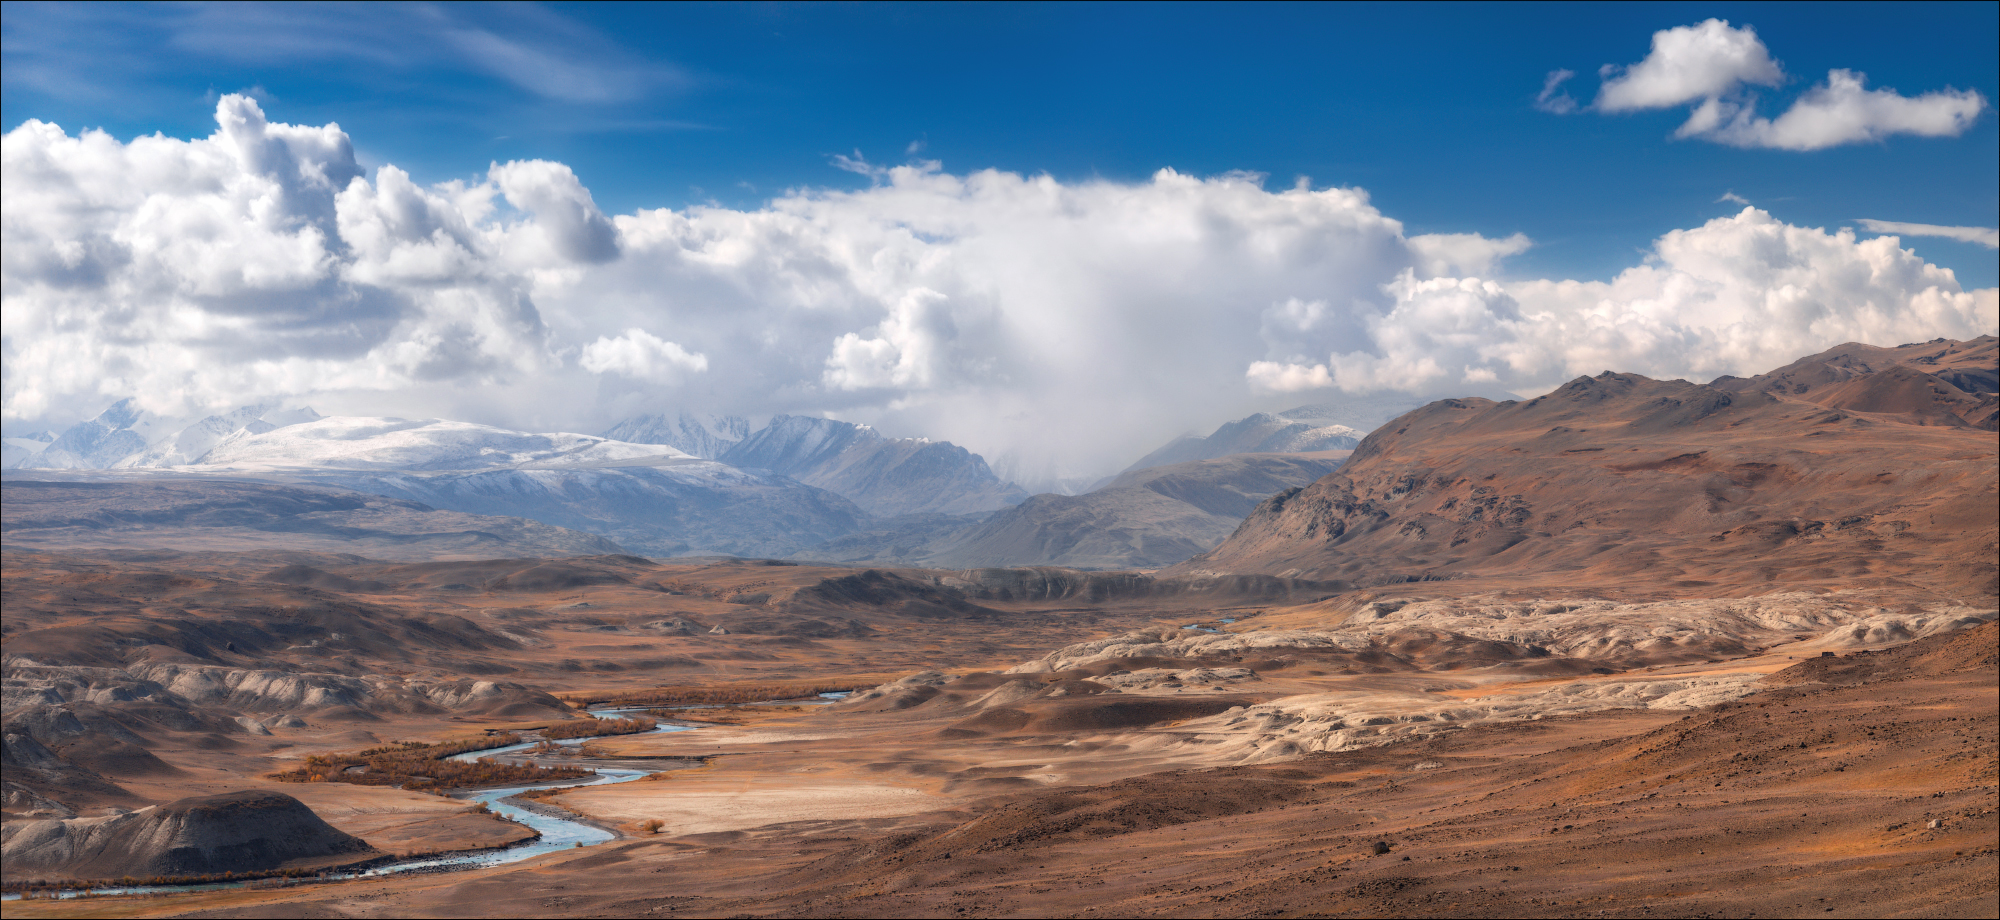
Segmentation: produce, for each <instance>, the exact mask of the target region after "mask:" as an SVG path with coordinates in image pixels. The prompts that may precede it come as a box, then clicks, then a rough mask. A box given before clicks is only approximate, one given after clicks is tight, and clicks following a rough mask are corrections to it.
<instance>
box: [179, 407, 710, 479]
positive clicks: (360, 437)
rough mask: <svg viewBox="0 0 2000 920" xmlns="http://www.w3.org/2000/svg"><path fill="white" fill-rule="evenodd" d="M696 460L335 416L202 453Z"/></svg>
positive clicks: (479, 464)
mask: <svg viewBox="0 0 2000 920" xmlns="http://www.w3.org/2000/svg"><path fill="white" fill-rule="evenodd" d="M639 459H656V460H683V459H692V458H690V457H689V456H688V455H687V453H686V452H684V451H680V450H677V449H675V448H672V447H667V446H664V445H656V444H628V443H626V442H624V441H612V440H608V439H605V438H598V437H592V436H590V435H587V434H569V433H555V434H534V433H530V432H525V431H509V430H507V429H505V428H495V427H492V426H490V425H475V424H473V423H471V422H454V421H447V420H444V419H400V418H370V417H363V416H334V417H330V418H321V419H317V420H314V421H310V422H302V423H300V424H297V425H288V426H286V427H284V428H278V429H275V430H268V431H262V432H259V431H254V430H252V429H250V428H241V429H238V430H237V431H236V432H235V433H233V434H231V435H229V436H228V437H226V438H224V439H222V440H221V441H220V442H218V443H217V444H216V445H215V446H214V447H213V448H211V449H210V450H209V451H208V452H207V453H206V454H205V455H204V456H203V457H202V459H201V461H200V463H199V464H197V465H198V466H200V467H202V468H203V469H208V470H233V471H243V472H252V471H264V470H296V469H347V470H409V471H436V470H491V469H511V468H520V467H527V466H538V467H558V466H562V467H576V466H606V465H615V464H617V463H619V462H623V461H633V460H639Z"/></svg>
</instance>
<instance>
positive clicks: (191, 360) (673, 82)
mask: <svg viewBox="0 0 2000 920" xmlns="http://www.w3.org/2000/svg"><path fill="white" fill-rule="evenodd" d="M1996 20H2000V6H1996V5H1994V4H1946V5H1924V4H1895V5H1876V4H1832V5H1808V4H1601V5H1580V4H1562V5H1532V4H1531V5H1504V6H1503V5H1491V4H1476V5H1416V6H1398V5H1386V4H1369V5H1359V4H1345V5H1326V6H1305V5H1298V4H1285V5H1254V4H1230V5H1202V4H1175V5H1166V6H1147V5H1139V4H1107V5H1089V4H1077V5H1029V4H1007V5H981V4H926V5H852V4H838V5H821V4H813V5H796V4H744V5H702V4H670V5H639V4H615V5H594V4H565V5H559V6H540V5H532V4H509V5H471V4H453V5H443V6H430V5H419V4H406V5H313V4H285V5H257V4H222V5H208V4H198V3H197V4H176V5H164V4H161V5H120V4H46V5H45V4H17V3H7V4H5V5H4V8H0V26H4V46H0V55H4V60H0V130H4V131H5V132H6V141H5V143H6V154H5V155H6V161H5V182H6V186H5V199H6V202H7V206H6V208H5V215H4V221H5V228H4V230H5V237H4V241H0V242H4V247H0V248H4V251H5V254H4V263H5V265H4V268H5V277H4V296H5V303H4V309H5V330H4V344H0V351H4V357H5V359H6V368H5V371H4V391H5V392H4V408H3V409H0V420H4V423H5V427H6V429H7V431H8V432H9V433H10V434H11V433H15V432H18V431H24V430H27V429H29V428H36V427H51V426H53V427H60V426H61V425H64V424H68V423H70V422H73V421H75V420H77V419H79V418H84V417H88V416H90V415H92V414H94V413H95V412H96V411H98V410H99V409H101V408H102V407H103V406H104V405H105V404H107V403H108V402H110V401H112V400H115V399H118V398H122V397H123V396H130V395H137V396H139V397H140V398H141V400H142V401H143V402H145V403H146V404H147V405H148V406H149V408H151V409H153V410H154V411H157V412H161V413H168V414H172V413H179V414H198V413H200V412H205V411H214V410H217V409H225V408H229V407H232V406H234V405H240V404H243V403H246V402H252V401H262V400H276V401H291V402H309V403H311V404H312V405H314V406H315V407H317V408H320V410H321V411H338V412H345V413H354V414H383V415H405V416H423V415H439V416H445V417H453V418H462V419H466V420H471V421H480V422H487V423H491V424H501V425H506V426H509V427H520V428H531V429H536V430H550V429H564V430H582V431H597V430H601V429H603V428H604V427H608V425H609V424H610V423H611V422H612V421H615V420H616V419H617V418H618V417H620V416H622V415H628V414H634V413H637V412H642V411H644V412H655V411H673V410H675V409H677V408H690V409H696V410H701V411H719V412H740V413H746V414H752V415H761V414H770V413H775V412H793V413H799V414H831V415H834V416H836V417H840V418H847V419H852V420H855V421H866V422H871V423H875V424H877V425H878V426H880V427H882V428H883V429H884V430H885V431H886V432H888V433H890V434H895V435H910V436H916V435H922V436H930V437H938V438H947V439H951V440H954V441H957V442H958V443H961V444H965V445H966V446H968V447H970V448H972V449H974V450H977V451H980V452H982V453H984V454H986V455H987V456H988V457H989V458H995V459H998V458H1002V457H1005V458H1008V463H1009V468H1010V469H1017V470H1021V471H1023V475H1024V476H1029V475H1031V474H1033V473H1034V471H1037V470H1040V471H1045V472H1047V471H1055V472H1068V473H1071V474H1078V475H1084V474H1088V473H1091V472H1097V471H1108V470H1115V469H1117V468H1120V467H1122V466H1123V465H1124V464H1125V463H1127V462H1129V461H1130V459H1132V458H1133V457H1136V456H1138V455H1140V454H1143V453H1145V452H1147V451H1149V450H1151V449H1152V447H1154V446H1157V444H1158V443H1160V442H1162V441H1164V440H1165V439H1167V438H1170V437H1172V436H1174V435H1177V434H1181V433H1184V432H1186V431H1190V430H1206V429H1208V428H1212V427H1213V426H1214V425H1215V424H1218V423H1220V422H1222V421H1225V420H1227V419H1229V418H1234V417H1237V416H1240V415H1242V414H1244V413H1246V412H1248V411H1252V410H1255V409H1282V408H1285V407H1287V406H1290V405H1297V404H1300V403H1305V402H1335V401H1337V400H1338V399H1339V397H1341V396H1342V395H1343V394H1351V393H1363V392H1381V391H1384V390H1391V391H1407V392H1411V393H1416V394H1422V395H1444V394H1458V393H1482V394H1487V395H1498V396H1504V395H1507V394H1513V393H1532V392H1539V391H1542V390H1546V389H1548V388H1551V387H1553V386H1555V385H1557V384H1559V383H1560V382H1562V381H1563V380H1564V379H1568V378H1569V377H1572V376H1575V375H1576V374H1579V373H1595V372H1597V371H1601V370H1604V369H1618V370H1627V371H1634V372H1640V373H1648V374H1653V375H1658V376H1685V377H1689V378H1690V379H1706V378H1707V377H1713V376H1715V375H1717V374H1721V373H1738V374H1742V373H1755V372H1758V371H1761V370H1766V369H1769V368H1770V367H1774V366H1777V365H1779V364H1783V363H1786V362H1788V361H1789V360H1791V359H1792V358H1795V357H1798V356H1800V355H1803V354H1806V353H1810V352H1812V351H1816V350H1820V349H1822V348H1825V347H1828V346H1831V345H1834V344H1839V343H1840V342H1842V341H1846V340H1849V339H1861V340H1866V341H1874V342H1876V343H1877V344H1899V343H1901V342H1903V341H1913V340H1923V339H1928V338H1932V337H1936V336H1952V337H1960V336H1966V335H1976V334H1981V333H1990V332H1993V331H1995V330H1994V325H1995V315H1996V314H1995V307H1994V303H1995V292H1994V287H1995V285H1996V283H2000V259H1996V249H1995V239H1994V230H1993V228H1994V227H1995V225H1996V223H2000V220H1996V212H2000V178H1997V177H2000V130H1996V117H1995V113H1994V112H1993V101H1994V100H1995V99H1996V98H2000V85H1996V83H2000V60H1997V59H2000V49H1997V48H1996V43H1995V42H1993V40H1992V36H1993V35H1994V34H1996V32H2000V21H1996ZM336 126H337V127H336Z"/></svg>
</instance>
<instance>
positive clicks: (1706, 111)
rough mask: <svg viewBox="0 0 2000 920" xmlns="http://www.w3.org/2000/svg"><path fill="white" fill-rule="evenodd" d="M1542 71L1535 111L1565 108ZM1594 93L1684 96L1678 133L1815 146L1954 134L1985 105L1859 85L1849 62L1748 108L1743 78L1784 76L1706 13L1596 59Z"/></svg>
mask: <svg viewBox="0 0 2000 920" xmlns="http://www.w3.org/2000/svg"><path fill="white" fill-rule="evenodd" d="M1566 73H1567V71H1556V72H1555V73H1552V74H1550V76H1549V80H1548V81H1547V82H1546V83H1545V84H1544V85H1543V87H1542V93H1541V95H1540V96H1538V97H1537V98H1536V106H1537V107H1538V108H1540V109H1542V110H1543V111H1550V112H1558V113H1565V112H1569V111H1572V110H1573V109H1574V108H1575V106H1574V105H1573V103H1570V102H1569V101H1568V100H1569V96H1568V94H1563V95H1561V96H1552V95H1551V94H1553V93H1554V92H1555V90H1556V87H1557V86H1559V85H1560V84H1561V82H1562V80H1563V79H1567V77H1562V78H1558V75H1560V74H1566ZM1600 73H1601V75H1602V76H1603V77H1604V82H1603V84H1602V85H1601V86H1600V87H1599V88H1598V93H1597V99H1596V101H1595V102H1593V103H1592V104H1591V107H1592V108H1594V109H1596V110H1597V111H1599V112H1606V113H1617V112H1632V111H1639V110H1644V109H1663V108H1672V107H1674V106H1679V105H1685V104H1688V103H1694V104H1695V105H1694V107H1693V109H1692V110H1691V111H1690V112H1689V114H1688V119H1687V121H1686V122H1683V123H1682V124H1681V126H1680V127H1679V128H1678V129H1676V130H1675V131H1674V136H1675V137H1678V138H1699V139H1702V140H1708V141H1713V142H1716V143H1721V144H1729V145H1732V146H1736V147H1760V148H1772V149H1778V150H1820V149H1824V148H1827V147H1837V146H1840V145H1843V144H1859V143H1867V142H1870V141H1880V140H1882V139H1884V138H1887V137H1890V136H1893V135H1897V134H1913V135H1917V136H1919V137H1957V136H1958V135H1960V134H1963V133H1965V131H1966V129H1967V128H1969V127H1971V126H1972V124H1973V122H1974V121H1976V120H1978V118H1979V115H1980V114H1981V113H1982V112H1984V111H1985V110H1986V106H1987V102H1986V97H1984V96H1982V95H1980V94H1979V93H1978V92H1976V91H1973V90H1956V89H1942V90H1933V91H1931V92H1927V93H1924V94H1922V95H1919V96H1904V95H1902V94H1900V93H1897V92H1896V91H1895V90H1893V89H1887V88H1882V89H1872V90H1871V89H1868V88H1867V79H1866V77H1865V76H1864V75H1862V74H1861V73H1858V72H1856V71H1853V70H1846V69H1835V70H1831V71H1828V72H1827V76H1826V80H1825V82H1823V83H1819V84H1817V85H1815V86H1813V87H1811V88H1810V89H1808V90H1807V91H1806V92H1805V93H1803V94H1801V95H1800V96H1799V97H1798V98H1797V99H1795V100H1793V102H1792V104H1791V106H1790V107H1789V108H1787V109H1786V110H1785V111H1784V112H1783V113H1781V114H1779V115H1778V117H1776V118H1766V117H1763V116H1760V115H1758V114H1757V99H1756V97H1755V96H1754V95H1752V94H1751V93H1750V92H1749V90H1748V87H1753V86H1763V87H1777V86H1781V85H1783V84H1784V83H1785V82H1786V81H1787V79H1788V77H1787V75H1786V74H1785V71H1784V68H1783V67H1782V66H1781V65H1780V64H1779V63H1778V62H1777V61H1776V60H1774V59H1773V58H1772V57H1771V54H1770V51H1769V49H1767V48H1766V47H1765V46H1764V42H1763V41H1762V40H1761V39H1759V38H1758V37H1757V33H1756V31H1755V30H1754V29H1752V28H1751V27H1750V26H1747V25H1746V26H1743V27H1741V28H1738V27H1734V26H1731V25H1730V24H1729V23H1728V22H1727V21H1725V20H1720V19H1709V20H1705V21H1703V22H1700V23H1697V24H1695V25H1692V26H1678V27H1675V28H1671V29H1662V30H1661V31H1658V32H1655V33H1653V46H1652V50H1651V51H1650V52H1649V53H1648V54H1647V55H1646V57H1645V59H1644V60H1641V61H1640V62H1639V63H1637V64H1632V65H1630V66H1627V67H1616V66H1613V65H1609V64H1607V65H1605V66H1604V68H1603V69H1602V71H1601V72H1600Z"/></svg>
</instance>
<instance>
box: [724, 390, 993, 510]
mask: <svg viewBox="0 0 2000 920" xmlns="http://www.w3.org/2000/svg"><path fill="white" fill-rule="evenodd" d="M721 459H722V460H723V462H725V463H730V464H733V465H735V466H740V467H745V468H749V469H758V470H770V471H771V472H774V473H779V474H781V475H785V476H790V477H792V478H793V479H797V480H798V481H800V482H803V483H806V484H807V485H813V486H818V487H820V488H822V489H826V490H828V491H831V492H836V493H839V494H840V495H843V496H845V497H847V498H848V499H849V500H851V501H853V502H854V503H855V504H857V505H860V506H861V507H862V508H865V509H867V510H868V512H869V513H870V514H875V515H878V516H882V517H893V516H896V515H903V514H925V513H944V514H964V513H967V512H973V511H992V510H995V509H998V508H1006V507H1010V506H1012V505H1017V504H1020V503H1021V502H1022V501H1024V500H1026V499H1027V497H1028V494H1027V493H1026V492H1024V491H1022V490H1021V487H1019V486H1017V485H1014V484H1013V483H1011V482H1003V481H1001V479H1000V477H998V476H995V475H993V470H992V469H991V468H989V467H988V466H987V465H986V461H985V460H984V459H983V458H981V457H980V456H979V455H978V454H975V453H973V452H971V451H968V450H966V449H965V448H963V447H959V446H958V445H956V444H953V443H951V442H949V441H932V440H930V439H928V438H888V437H884V436H883V435H882V433H881V432H878V431H876V430H875V429H873V428H870V427H868V426H867V425H857V424H854V423H853V422H841V421H835V420H833V419H824V418H809V417H805V416H797V415H780V416H778V417H776V418H773V419H772V420H771V424H769V425H767V426H765V427H764V428H763V429H762V430H760V431H758V432H757V433H755V434H752V435H750V436H749V437H747V438H744V439H743V440H742V441H741V442H739V443H737V444H736V446H734V447H731V448H730V449H729V450H728V451H727V452H725V453H724V454H723V455H722V458H721Z"/></svg>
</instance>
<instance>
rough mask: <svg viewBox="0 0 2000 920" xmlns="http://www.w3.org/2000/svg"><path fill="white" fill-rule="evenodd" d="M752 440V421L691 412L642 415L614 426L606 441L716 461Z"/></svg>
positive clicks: (740, 417)
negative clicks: (659, 447) (664, 447)
mask: <svg viewBox="0 0 2000 920" xmlns="http://www.w3.org/2000/svg"><path fill="white" fill-rule="evenodd" d="M749 436H750V420H749V419H746V418H744V417H743V416H740V415H716V414H714V413H711V412H700V413H696V412H688V411H686V410H682V411H681V412H680V414H679V415H676V416H674V417H671V418H669V417H668V416H666V415H640V416H635V417H633V418H628V419H626V420H624V421H622V422H619V423H618V424H616V425H613V426H611V429H610V430H609V431H606V432H604V437H607V438H610V439H611V440H613V441H627V442H630V443H633V444H665V445H668V446H669V447H675V448H678V449H680V450H683V451H686V452H687V453H688V454H690V455H692V456H696V457H701V458H703V459H705V460H713V459H715V458H717V457H720V456H722V454H723V452H725V451H727V450H729V448H731V447H733V446H735V444H736V442H738V441H741V440H743V439H744V438H747V437H749Z"/></svg>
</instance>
